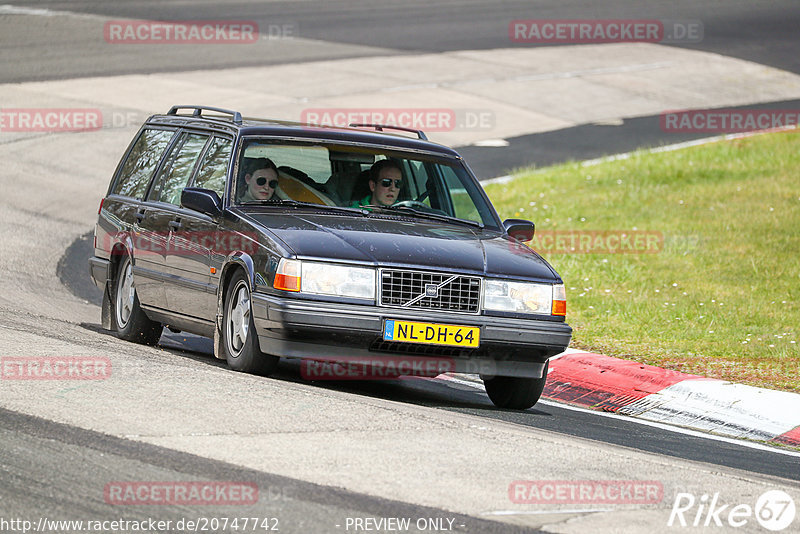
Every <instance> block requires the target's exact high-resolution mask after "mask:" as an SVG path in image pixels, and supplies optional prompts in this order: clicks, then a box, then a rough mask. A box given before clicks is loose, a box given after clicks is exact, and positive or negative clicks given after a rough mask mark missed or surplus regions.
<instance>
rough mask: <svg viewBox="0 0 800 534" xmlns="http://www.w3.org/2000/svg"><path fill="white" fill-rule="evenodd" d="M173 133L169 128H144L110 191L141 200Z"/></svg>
mask: <svg viewBox="0 0 800 534" xmlns="http://www.w3.org/2000/svg"><path fill="white" fill-rule="evenodd" d="M174 134H175V132H173V131H171V130H144V131H143V132H142V134H141V135H140V136H139V139H137V140H136V143H135V144H134V145H133V148H131V151H130V153H129V154H128V158H127V159H126V160H125V165H124V166H123V167H122V171H121V172H120V174H119V178H118V179H117V184H116V185H115V186H114V191H112V192H113V193H114V194H117V195H124V196H126V197H133V198H136V199H139V200H141V199H142V197H144V193H145V191H147V184H148V183H150V177H151V176H153V171H154V170H155V168H156V165H158V162H159V161H160V160H161V156H162V155H163V154H164V151H165V150H166V149H167V147H168V146H169V142H170V140H171V139H172V136H173V135H174Z"/></svg>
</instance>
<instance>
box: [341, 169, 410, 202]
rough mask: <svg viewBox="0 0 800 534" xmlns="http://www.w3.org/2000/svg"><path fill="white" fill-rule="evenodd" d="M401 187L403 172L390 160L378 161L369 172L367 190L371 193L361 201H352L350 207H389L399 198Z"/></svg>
mask: <svg viewBox="0 0 800 534" xmlns="http://www.w3.org/2000/svg"><path fill="white" fill-rule="evenodd" d="M402 187H403V171H402V170H401V169H400V166H399V165H398V164H397V163H395V162H394V161H392V160H390V159H383V160H381V161H378V162H377V163H375V164H374V165H372V167H371V168H370V170H369V190H370V191H371V193H370V194H369V195H367V196H365V197H364V198H362V199H361V200H356V201H353V203H352V204H351V206H350V207H352V208H360V207H362V206H391V205H392V204H394V203H395V202H397V199H398V197H399V196H400V188H402Z"/></svg>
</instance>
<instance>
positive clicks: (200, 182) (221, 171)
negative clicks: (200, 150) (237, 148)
mask: <svg viewBox="0 0 800 534" xmlns="http://www.w3.org/2000/svg"><path fill="white" fill-rule="evenodd" d="M232 146H233V142H232V141H231V140H230V139H223V138H221V137H215V138H214V139H213V140H212V141H211V144H210V146H209V147H208V150H206V155H205V156H204V157H203V161H201V162H200V166H199V167H198V169H197V176H196V177H195V179H194V187H202V188H203V189H211V190H212V191H215V192H216V193H217V194H218V195H219V198H222V195H223V193H224V192H225V178H226V177H227V176H228V163H229V162H230V160H231V147H232Z"/></svg>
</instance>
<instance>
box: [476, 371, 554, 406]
mask: <svg viewBox="0 0 800 534" xmlns="http://www.w3.org/2000/svg"><path fill="white" fill-rule="evenodd" d="M549 365H550V362H547V363H545V364H544V371H543V373H542V378H528V377H523V376H495V377H493V378H485V379H484V380H483V385H484V386H485V387H486V393H487V395H489V398H490V399H491V401H492V403H493V404H494V405H495V406H497V407H498V408H509V409H511V410H527V409H528V408H530V407H531V406H533V405H534V404H536V403H537V402H538V401H539V397H541V396H542V392H543V391H544V385H545V382H547V369H548V367H549Z"/></svg>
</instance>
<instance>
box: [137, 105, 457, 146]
mask: <svg viewBox="0 0 800 534" xmlns="http://www.w3.org/2000/svg"><path fill="white" fill-rule="evenodd" d="M182 108H192V109H195V110H212V111H221V112H224V114H234V113H235V115H233V116H232V118H229V117H226V116H224V114H223V115H205V116H203V115H201V114H200V113H198V112H197V111H195V112H194V113H192V114H178V113H177V110H178V109H182ZM147 122H148V123H150V124H170V125H180V126H183V127H200V128H212V129H215V130H221V131H226V132H228V133H232V134H236V133H239V134H240V135H268V136H277V137H287V138H294V139H300V138H303V139H309V138H310V139H320V140H326V141H334V142H336V141H340V142H350V143H360V144H365V145H373V146H385V147H391V148H397V149H405V150H416V151H423V152H429V153H431V152H432V153H437V154H441V155H446V156H450V157H456V158H460V157H461V156H460V154H459V153H458V152H456V151H455V150H453V149H452V148H450V147H447V146H444V145H440V144H438V143H434V142H431V141H428V140H427V139H424V138H423V139H419V138H413V137H409V135H408V134H407V133H406V134H400V133H394V132H393V131H386V129H390V130H391V129H392V127H391V126H385V127H384V128H386V129H384V130H382V131H377V128H374V127H373V129H372V130H368V129H365V128H348V127H336V126H321V125H314V124H306V123H301V122H292V121H283V120H274V119H261V118H254V117H242V116H241V114H239V113H238V112H229V111H227V110H217V109H216V108H204V107H200V106H175V107H173V108H172V109H171V110H170V111H169V112H168V113H167V114H163V115H153V116H151V117H150V118H149V119H148V120H147ZM417 133H418V134H419V135H420V136H421V137H424V134H422V132H417Z"/></svg>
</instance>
